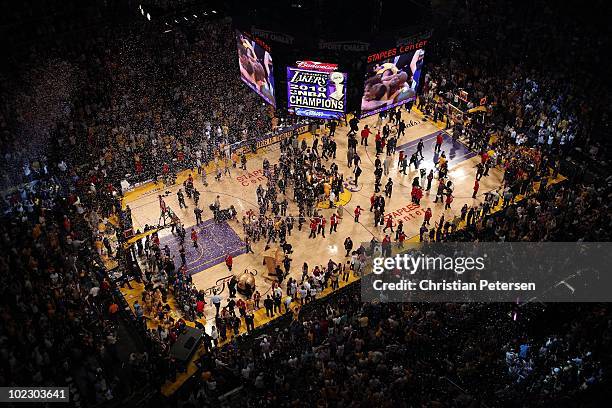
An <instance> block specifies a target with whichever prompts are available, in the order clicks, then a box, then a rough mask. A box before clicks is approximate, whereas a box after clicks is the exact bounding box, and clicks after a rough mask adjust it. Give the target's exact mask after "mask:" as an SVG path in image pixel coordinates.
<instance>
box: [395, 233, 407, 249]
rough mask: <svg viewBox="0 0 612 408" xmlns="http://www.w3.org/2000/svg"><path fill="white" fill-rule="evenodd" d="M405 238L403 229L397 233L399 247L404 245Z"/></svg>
mask: <svg viewBox="0 0 612 408" xmlns="http://www.w3.org/2000/svg"><path fill="white" fill-rule="evenodd" d="M405 240H406V234H405V233H404V231H402V232H400V233H399V237H397V241H398V242H399V243H398V244H397V245H398V246H399V247H400V248H403V247H404V241H405Z"/></svg>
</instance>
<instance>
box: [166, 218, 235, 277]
mask: <svg viewBox="0 0 612 408" xmlns="http://www.w3.org/2000/svg"><path fill="white" fill-rule="evenodd" d="M192 228H194V229H195V230H196V231H197V232H198V247H197V248H194V247H193V245H192V242H191V229H192ZM185 231H186V233H187V234H186V236H185V257H186V258H187V271H188V272H189V274H190V275H193V274H196V273H198V272H201V271H203V270H205V269H208V268H210V267H212V266H215V265H217V264H219V263H222V262H225V256H226V255H227V254H231V255H232V257H233V258H235V257H236V256H238V255H241V254H244V253H245V249H246V247H245V245H244V242H243V241H242V240H241V239H240V237H239V236H238V234H236V232H235V231H234V229H233V228H232V227H230V226H229V224H228V223H227V222H226V221H224V222H221V223H216V222H215V221H214V220H212V219H210V220H206V221H204V222H203V223H201V224H200V225H192V226H189V227H185ZM165 245H168V247H169V248H170V251H171V253H172V254H174V255H175V258H174V263H175V265H176V267H177V268H179V267H180V266H181V257H180V256H179V241H178V239H177V238H176V237H175V236H173V235H168V236H165V237H163V238H161V239H160V246H161V247H162V248H163V247H164V246H165Z"/></svg>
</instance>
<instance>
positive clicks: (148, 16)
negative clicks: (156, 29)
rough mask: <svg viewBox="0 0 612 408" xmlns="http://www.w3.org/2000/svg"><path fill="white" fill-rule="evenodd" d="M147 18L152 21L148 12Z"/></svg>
mask: <svg viewBox="0 0 612 408" xmlns="http://www.w3.org/2000/svg"><path fill="white" fill-rule="evenodd" d="M147 20H149V21H151V15H150V14H149V13H147Z"/></svg>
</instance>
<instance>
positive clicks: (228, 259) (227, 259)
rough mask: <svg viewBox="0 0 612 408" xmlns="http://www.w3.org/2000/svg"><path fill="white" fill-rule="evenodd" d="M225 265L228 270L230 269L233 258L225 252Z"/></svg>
mask: <svg viewBox="0 0 612 408" xmlns="http://www.w3.org/2000/svg"><path fill="white" fill-rule="evenodd" d="M225 265H226V266H227V269H229V271H230V272H231V271H232V265H234V258H232V256H231V255H230V254H227V255H226V257H225Z"/></svg>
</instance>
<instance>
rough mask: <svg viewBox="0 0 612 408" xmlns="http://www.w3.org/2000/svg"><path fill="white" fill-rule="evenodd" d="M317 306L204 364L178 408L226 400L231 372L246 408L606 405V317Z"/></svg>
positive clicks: (342, 302) (586, 310) (592, 311)
mask: <svg viewBox="0 0 612 408" xmlns="http://www.w3.org/2000/svg"><path fill="white" fill-rule="evenodd" d="M311 306H312V307H304V308H302V310H301V313H300V316H299V319H295V320H291V321H290V322H286V321H284V322H282V324H279V325H273V326H271V327H269V328H267V329H266V330H265V331H263V332H258V333H257V337H254V338H251V339H249V340H247V341H246V342H245V343H243V344H236V343H232V344H230V345H227V346H225V347H222V348H219V349H214V350H213V351H212V353H209V354H207V355H205V356H204V357H202V360H201V364H202V370H203V374H202V378H201V379H200V381H199V383H198V384H197V386H196V387H194V389H193V391H192V392H185V393H183V394H182V395H181V396H180V397H179V404H178V406H190V405H189V404H191V406H197V405H198V404H201V403H204V402H205V401H206V400H207V398H211V397H216V396H218V393H219V391H218V387H219V382H223V381H226V380H227V378H228V375H227V374H226V373H225V371H226V370H228V369H229V370H230V371H231V372H232V373H233V375H234V376H235V377H238V378H240V379H241V381H242V385H243V386H244V387H245V388H244V389H243V390H242V392H240V393H239V395H238V396H234V397H233V399H231V400H229V401H228V404H231V405H233V404H244V406H278V405H281V406H302V405H309V406H321V407H323V406H371V405H372V404H376V405H380V406H413V405H426V406H446V405H449V404H453V405H454V406H466V407H467V406H485V405H487V406H490V405H489V404H494V405H496V406H517V405H523V404H529V406H550V405H551V404H558V403H564V404H566V405H567V404H570V405H571V404H575V403H578V402H580V403H583V404H587V403H590V402H592V401H593V400H592V398H594V396H595V395H599V396H601V395H603V394H602V392H603V391H604V387H605V385H604V382H603V380H604V378H605V375H606V374H605V373H606V372H607V370H608V369H609V365H610V358H609V355H607V353H606V352H605V350H606V348H607V347H608V345H609V342H610V339H611V337H610V335H611V334H612V333H611V327H610V317H611V316H610V313H609V310H608V309H607V308H606V307H605V306H601V305H551V306H550V307H547V308H545V310H541V309H540V306H538V305H535V304H534V305H530V306H527V307H525V308H524V309H521V310H520V311H519V312H518V316H519V317H518V319H513V318H512V317H511V316H512V312H513V306H512V305H510V304H451V303H449V304H396V303H389V304H386V303H362V302H361V301H360V290H359V286H358V285H353V286H349V287H348V288H346V289H344V290H341V291H340V292H338V293H337V294H335V295H331V296H330V297H329V298H327V299H326V300H325V302H324V303H323V302H322V303H317V304H312V305H311ZM519 366H520V369H519V368H518V367H519ZM526 366H528V367H529V368H528V369H527V368H526ZM587 391H588V392H591V394H589V393H588V392H587ZM598 393H599V394H598ZM585 396H588V397H585ZM568 406H569V405H568Z"/></svg>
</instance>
